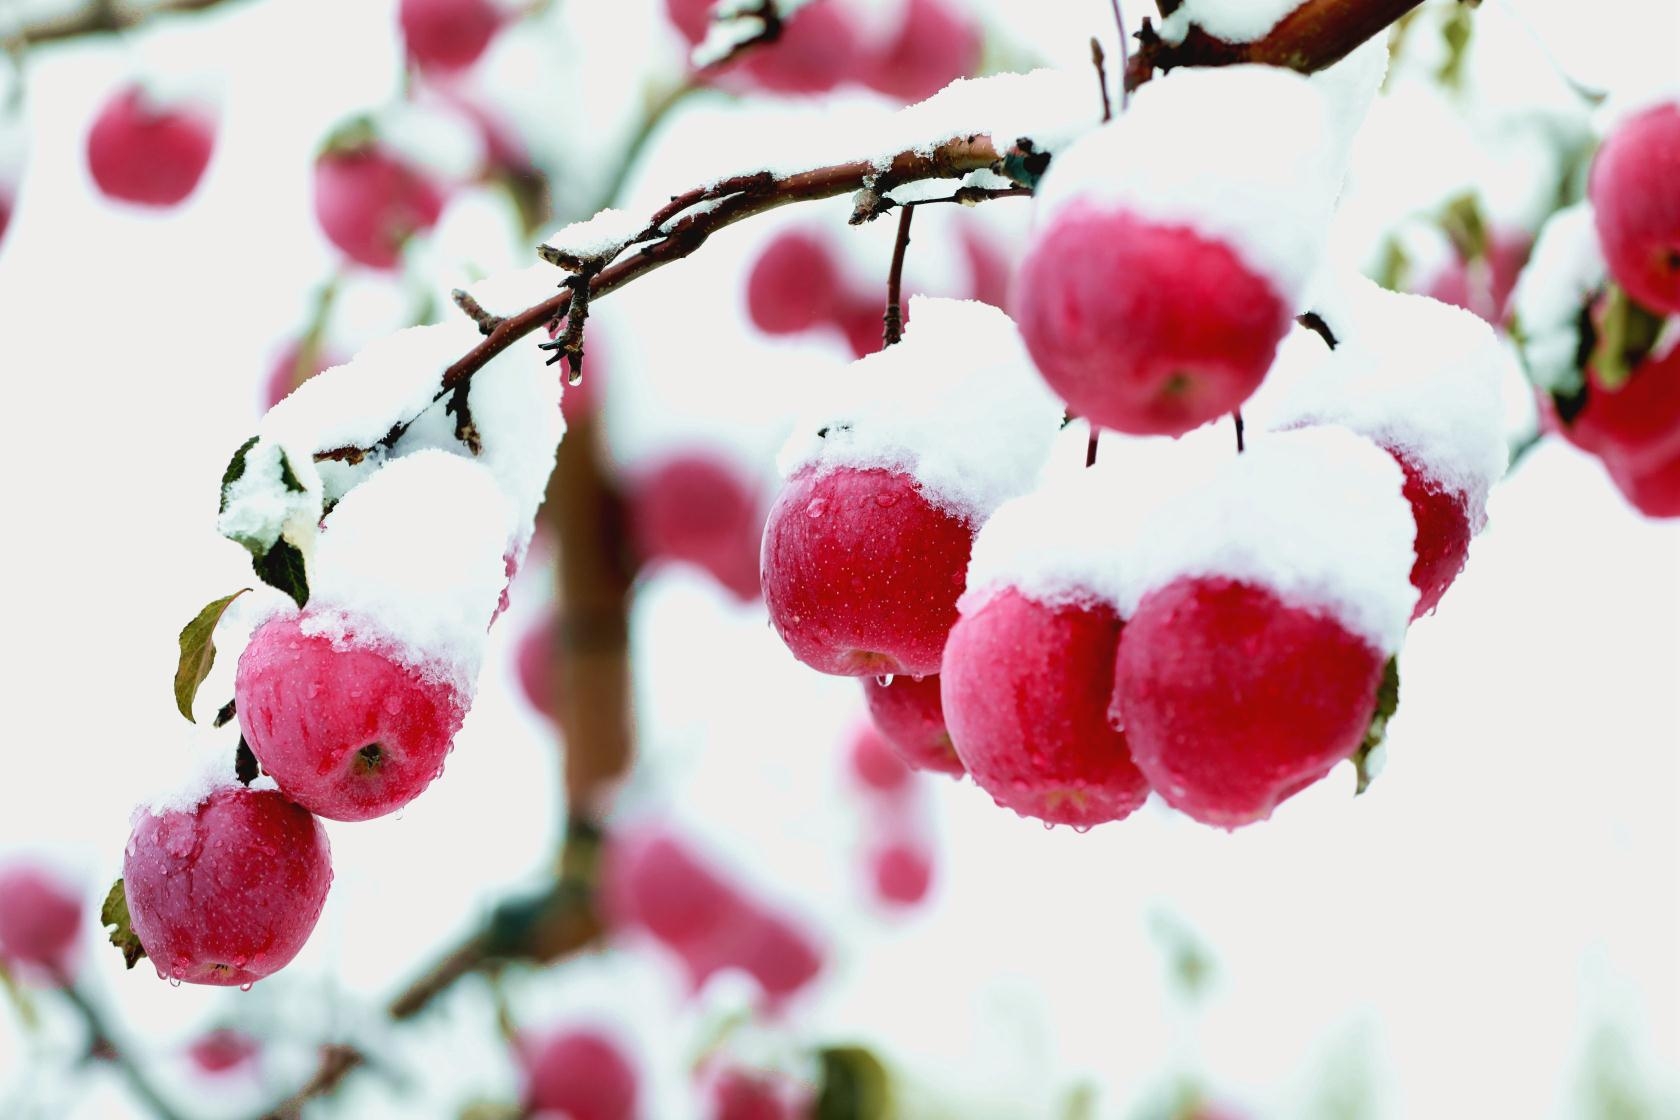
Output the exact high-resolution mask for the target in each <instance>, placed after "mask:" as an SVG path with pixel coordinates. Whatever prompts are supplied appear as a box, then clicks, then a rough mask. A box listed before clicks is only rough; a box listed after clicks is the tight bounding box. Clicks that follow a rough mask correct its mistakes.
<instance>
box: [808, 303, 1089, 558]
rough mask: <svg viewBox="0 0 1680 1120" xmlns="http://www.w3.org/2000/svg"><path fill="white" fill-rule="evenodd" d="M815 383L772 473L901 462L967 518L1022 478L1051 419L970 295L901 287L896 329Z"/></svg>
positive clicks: (997, 328) (1016, 354)
mask: <svg viewBox="0 0 1680 1120" xmlns="http://www.w3.org/2000/svg"><path fill="white" fill-rule="evenodd" d="M823 388H824V389H825V390H826V391H827V392H826V395H827V396H828V398H829V399H828V400H827V401H826V402H825V403H823V404H820V405H818V406H816V407H814V408H813V409H812V410H811V412H810V413H809V414H808V415H806V416H805V417H804V418H803V419H802V420H801V421H800V423H799V424H798V426H797V427H796V428H795V430H794V435H793V437H792V438H791V439H790V440H789V441H788V443H787V445H786V446H785V447H784V448H783V449H782V453H781V456H780V458H779V460H778V466H779V467H780V468H781V470H782V473H783V475H784V476H785V475H792V474H793V473H795V472H796V471H800V470H803V469H805V468H807V467H815V468H816V469H817V470H818V472H819V473H827V472H828V471H831V470H835V469H838V468H841V467H853V468H859V469H867V468H871V467H880V468H884V469H887V470H892V471H901V472H904V473H906V474H909V475H910V476H911V477H913V478H914V479H915V480H916V482H917V483H918V485H919V486H920V488H921V490H922V493H923V494H924V495H925V496H926V497H927V498H928V499H929V500H930V501H931V502H932V503H933V504H934V505H936V506H938V507H939V508H941V509H943V510H945V511H946V512H947V513H950V514H952V515H953V516H956V517H960V518H963V519H964V520H966V521H967V522H968V523H969V524H971V525H979V524H981V523H982V522H983V521H985V519H986V518H987V517H989V516H990V515H991V513H992V511H993V510H995V509H996V508H997V507H998V506H999V505H1000V504H1001V503H1003V502H1004V501H1006V500H1008V499H1009V498H1012V497H1014V496H1016V495H1018V494H1021V493H1024V492H1025V491H1026V490H1027V489H1028V488H1029V487H1030V486H1031V485H1032V483H1033V479H1034V477H1035V476H1036V475H1037V473H1038V471H1039V469H1040V468H1041V467H1042V466H1043V465H1044V461H1045V457H1046V455H1047V454H1048V453H1049V449H1050V445H1051V443H1052V442H1053V441H1054V440H1055V438H1056V432H1057V430H1058V428H1059V426H1060V423H1061V419H1062V405H1061V402H1060V401H1059V400H1057V399H1056V398H1055V397H1054V396H1053V395H1052V394H1051V393H1050V391H1049V390H1048V389H1046V388H1045V387H1044V383H1043V381H1042V380H1041V379H1040V378H1039V376H1038V373H1037V371H1036V370H1035V369H1034V367H1033V364H1032V360H1031V359H1030V358H1029V357H1028V356H1027V352H1026V349H1025V347H1024V346H1023V345H1022V343H1021V336H1020V334H1019V333H1018V332H1017V331H1016V329H1015V324H1014V323H1013V322H1012V321H1011V320H1010V318H1009V317H1008V316H1007V315H1005V314H1004V313H1003V312H1001V311H999V310H998V309H997V308H995V307H991V306H989V305H987V304H983V303H977V302H974V301H971V300H954V299H935V298H932V297H927V296H913V297H911V299H910V307H909V318H908V325H907V326H906V328H905V332H904V338H903V340H902V341H901V342H899V343H898V344H897V345H896V346H889V347H887V348H886V349H885V350H882V351H880V352H878V353H875V354H870V355H868V356H866V357H864V358H861V359H859V360H858V361H856V362H854V363H852V365H851V366H850V367H848V368H847V369H846V371H845V372H844V373H843V374H842V375H840V376H838V377H836V378H835V379H834V380H833V381H832V382H831V383H830V384H828V385H827V386H824V387H823ZM819 431H826V432H827V435H826V436H822V435H819V434H818V432H819Z"/></svg>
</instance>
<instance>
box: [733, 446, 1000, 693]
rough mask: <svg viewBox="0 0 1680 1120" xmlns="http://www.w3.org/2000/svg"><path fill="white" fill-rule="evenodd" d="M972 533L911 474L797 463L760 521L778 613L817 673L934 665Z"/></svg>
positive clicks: (791, 642)
mask: <svg viewBox="0 0 1680 1120" xmlns="http://www.w3.org/2000/svg"><path fill="white" fill-rule="evenodd" d="M973 543H974V530H973V529H972V528H971V527H970V526H969V525H967V524H966V523H965V522H963V521H962V520H960V519H958V518H956V517H953V516H951V515H950V514H948V513H946V512H944V511H943V510H940V509H937V508H935V507H934V506H933V505H932V503H930V502H929V501H928V499H927V498H926V497H924V496H923V495H922V493H921V491H920V490H919V489H918V488H917V486H916V484H915V482H914V481H912V480H911V479H910V478H908V477H907V476H905V475H901V474H897V473H892V472H888V471H885V470H879V469H873V468H872V469H869V470H857V469H854V468H850V467H843V468H840V469H837V470H831V471H828V472H827V473H824V474H817V473H816V472H815V471H813V470H810V469H806V470H803V471H800V472H798V473H797V474H795V475H794V476H793V477H792V478H790V479H788V480H787V483H786V484H785V485H784V486H783V487H782V493H781V495H780V496H779V497H778V498H777V499H776V504H775V507H774V508H772V509H771V511H770V519H769V521H768V522H767V523H766V525H765V527H764V551H763V563H762V567H763V572H764V602H765V605H766V606H767V607H769V609H770V621H771V623H772V624H773V625H774V626H775V627H776V632H777V633H778V634H780V635H781V636H782V641H784V642H786V643H787V647H788V649H790V650H792V651H793V655H794V656H795V657H797V658H798V659H799V660H800V661H803V662H804V663H805V664H807V665H809V666H810V667H811V668H813V669H816V670H817V671H818V672H822V673H833V674H835V675H838V676H851V677H862V676H882V675H887V674H894V675H896V674H900V673H907V674H910V675H921V676H926V675H928V674H930V673H937V672H939V661H940V657H941V656H942V655H943V653H944V650H945V636H946V635H947V634H949V633H950V631H951V626H952V624H953V623H955V622H956V619H957V597H958V596H960V595H961V594H962V590H963V585H964V583H965V581H966V579H967V574H968V556H969V550H970V548H971V547H972V546H973Z"/></svg>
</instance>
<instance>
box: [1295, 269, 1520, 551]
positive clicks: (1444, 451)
mask: <svg viewBox="0 0 1680 1120" xmlns="http://www.w3.org/2000/svg"><path fill="white" fill-rule="evenodd" d="M1321 293H1322V289H1321ZM1334 298H1335V302H1336V306H1335V309H1334V311H1330V310H1327V311H1326V312H1325V313H1324V314H1325V317H1326V319H1327V321H1328V322H1329V323H1330V326H1331V329H1332V330H1333V331H1334V332H1335V334H1336V338H1337V340H1338V345H1337V347H1336V349H1335V350H1334V351H1332V352H1331V353H1330V354H1329V355H1328V356H1327V357H1326V358H1325V359H1324V361H1323V362H1322V363H1321V364H1320V365H1319V366H1318V368H1317V369H1316V370H1315V371H1314V372H1313V373H1312V375H1311V376H1309V377H1307V378H1305V379H1303V380H1302V381H1301V382H1300V383H1299V384H1298V385H1296V386H1295V391H1294V392H1293V393H1292V394H1290V395H1289V397H1288V398H1287V399H1286V401H1285V403H1283V404H1282V405H1281V406H1280V409H1279V412H1278V415H1277V417H1276V419H1275V421H1274V422H1275V424H1276V425H1277V426H1278V427H1290V426H1298V425H1301V424H1309V423H1312V424H1337V425H1340V426H1341V427H1344V428H1347V429H1348V430H1350V431H1353V432H1357V433H1359V434H1360V435H1362V436H1365V437H1366V438H1367V439H1370V440H1372V441H1374V442H1376V443H1377V444H1379V445H1381V446H1383V447H1385V448H1388V449H1389V450H1391V451H1393V452H1396V453H1397V454H1399V455H1402V456H1404V457H1405V458H1406V459H1407V460H1409V461H1410V462H1412V463H1413V464H1414V465H1416V466H1417V467H1418V468H1419V469H1420V470H1422V471H1423V472H1424V473H1425V474H1426V475H1427V476H1428V477H1429V478H1430V480H1431V481H1433V482H1436V483H1438V484H1440V485H1442V486H1444V487H1446V488H1447V489H1449V490H1452V491H1453V492H1455V493H1457V494H1460V495H1462V496H1463V497H1464V498H1465V500H1466V505H1467V507H1468V509H1469V511H1470V516H1471V527H1472V529H1480V528H1481V523H1482V520H1483V519H1484V516H1485V511H1486V506H1487V496H1488V492H1489V491H1490V490H1491V489H1492V488H1493V484H1494V483H1495V482H1497V481H1499V479H1500V478H1501V477H1502V476H1503V475H1504V473H1505V466H1506V461H1507V459H1508V458H1509V451H1508V446H1507V444H1506V440H1505V434H1504V406H1503V401H1502V397H1501V390H1502V387H1503V386H1504V385H1505V384H1506V383H1507V382H1513V381H1516V380H1518V379H1519V378H1518V371H1517V369H1516V365H1515V359H1514V358H1513V357H1512V356H1511V352H1510V349H1509V348H1508V347H1507V346H1506V345H1505V344H1504V342H1503V341H1502V340H1501V339H1500V338H1499V336H1498V335H1497V334H1496V333H1495V332H1494V330H1493V328H1492V327H1490V326H1488V324H1487V323H1485V322H1483V321H1482V320H1481V319H1480V318H1478V317H1476V316H1475V315H1473V314H1471V313H1470V312H1468V311H1465V310H1463V309H1461V308H1457V307H1453V306H1451V305H1449V304H1444V303H1440V302H1438V301H1436V300H1433V299H1429V298H1427V297H1425V296H1414V295H1406V294H1403V293H1397V292H1390V291H1386V290H1384V289H1382V288H1379V287H1377V285H1375V284H1373V283H1371V282H1370V281H1369V280H1366V279H1365V278H1363V277H1360V276H1352V277H1349V278H1347V280H1346V282H1345V283H1344V285H1343V286H1342V288H1341V289H1340V291H1339V292H1338V293H1337V294H1336V296H1335V297H1334Z"/></svg>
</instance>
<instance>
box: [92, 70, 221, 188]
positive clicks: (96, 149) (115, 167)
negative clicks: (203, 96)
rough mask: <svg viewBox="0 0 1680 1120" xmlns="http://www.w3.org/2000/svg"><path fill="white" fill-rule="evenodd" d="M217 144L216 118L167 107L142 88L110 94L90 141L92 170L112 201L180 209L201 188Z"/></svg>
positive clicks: (198, 110) (181, 107)
mask: <svg viewBox="0 0 1680 1120" xmlns="http://www.w3.org/2000/svg"><path fill="white" fill-rule="evenodd" d="M215 145H216V121H215V118H214V116H212V115H211V114H210V113H209V112H207V111H205V110H204V109H201V108H198V107H196V106H192V105H187V104H180V105H173V106H166V105H162V104H159V103H157V102H156V101H154V100H153V99H151V98H150V97H148V96H147V94H146V93H145V91H143V90H142V89H141V88H140V87H139V86H137V85H131V86H125V87H123V88H122V89H119V90H117V91H116V92H115V93H114V94H112V95H111V97H110V99H109V100H108V101H106V102H105V105H104V107H102V108H101V109H100V111H99V115H98V116H97V117H95V118H94V122H93V128H92V129H91V130H89V132H88V137H87V160H88V170H89V171H90V172H92V174H93V181H94V183H95V184H96V185H97V186H98V187H99V190H100V191H101V192H102V193H103V194H104V195H105V196H106V197H107V198H114V199H117V200H119V201H122V202H132V203H135V204H136V205H139V206H156V207H168V206H176V205H179V204H180V203H181V202H182V201H184V200H185V199H186V197H187V196H188V195H189V194H191V193H192V192H193V188H194V187H196V186H198V181H199V179H200V178H202V177H203V175H204V169H205V168H206V167H208V166H209V164H210V153H211V151H212V150H213V149H214V148H215Z"/></svg>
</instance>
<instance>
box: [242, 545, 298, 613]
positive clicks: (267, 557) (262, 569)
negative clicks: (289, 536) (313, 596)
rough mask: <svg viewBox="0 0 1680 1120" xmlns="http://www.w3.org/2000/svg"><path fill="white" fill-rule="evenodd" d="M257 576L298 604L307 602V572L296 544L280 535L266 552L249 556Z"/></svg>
mask: <svg viewBox="0 0 1680 1120" xmlns="http://www.w3.org/2000/svg"><path fill="white" fill-rule="evenodd" d="M251 567H252V568H254V569H255V570H256V573H257V578H258V579H260V580H262V581H263V582H264V583H266V584H268V585H269V586H270V587H274V588H278V589H279V590H281V591H284V592H285V593H286V594H288V595H290V596H291V597H292V601H293V602H294V603H296V604H297V605H298V606H300V607H301V606H303V605H304V604H305V603H307V602H309V573H308V571H307V569H306V568H305V566H304V563H303V553H302V552H301V551H299V550H298V547H297V545H295V544H293V543H292V542H291V541H289V540H286V539H285V538H284V537H282V538H281V539H280V540H277V541H275V542H274V547H273V548H270V549H269V550H268V551H267V552H264V553H261V554H257V553H253V554H252V556H251Z"/></svg>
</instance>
